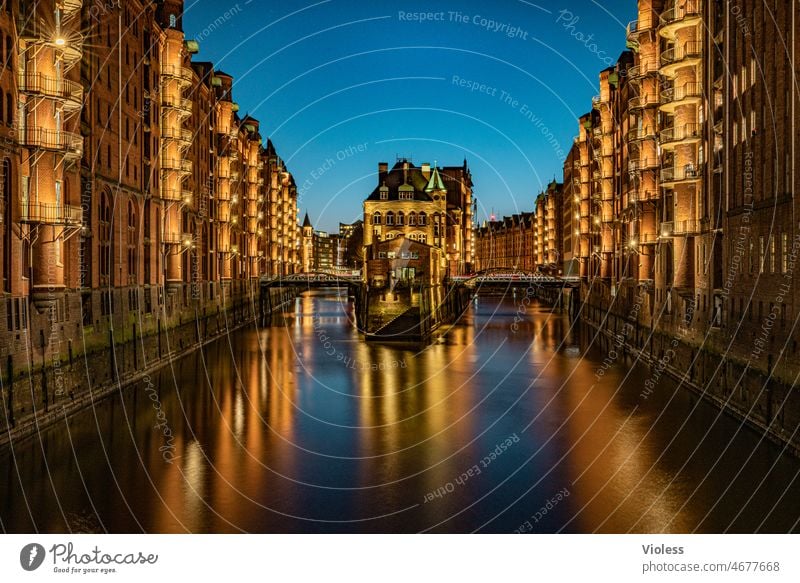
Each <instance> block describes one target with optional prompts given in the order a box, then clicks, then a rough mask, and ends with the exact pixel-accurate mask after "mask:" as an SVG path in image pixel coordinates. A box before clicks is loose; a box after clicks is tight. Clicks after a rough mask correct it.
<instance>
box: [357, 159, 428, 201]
mask: <svg viewBox="0 0 800 583" xmlns="http://www.w3.org/2000/svg"><path fill="white" fill-rule="evenodd" d="M403 164H408V170H405V171H404V170H403ZM381 180H382V183H379V184H378V186H376V187H375V190H373V191H372V194H370V195H369V196H368V197H367V200H371V201H380V200H381V187H382V186H386V188H388V189H389V198H388V200H399V198H400V197H399V196H398V191H399V189H400V187H401V186H403V185H404V184H408V185H410V186H412V187H413V188H414V200H423V201H432V200H433V199H431V197H430V196H429V195H428V193H427V192H425V188H426V187H427V186H428V179H427V178H425V176H424V175H423V174H422V170H421V169H420V168H419V167H417V166H414V164H412V163H411V162H404V161H402V160H400V161H398V162H397V163H396V164H395V165H394V167H393V168H392V169H391V170H389V171H388V172H387V173H386V174H383V175H381Z"/></svg>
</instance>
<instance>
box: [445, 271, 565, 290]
mask: <svg viewBox="0 0 800 583" xmlns="http://www.w3.org/2000/svg"><path fill="white" fill-rule="evenodd" d="M450 281H451V282H452V283H454V284H456V285H463V286H466V287H468V288H471V289H476V290H477V289H480V288H482V287H492V288H497V287H539V288H565V287H566V288H573V287H578V286H579V285H580V278H579V277H576V276H560V275H558V276H557V275H547V274H544V273H541V272H525V271H504V270H496V269H493V270H487V271H482V272H479V273H473V274H470V275H457V276H454V277H451V278H450Z"/></svg>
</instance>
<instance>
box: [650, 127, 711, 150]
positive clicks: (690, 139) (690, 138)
mask: <svg viewBox="0 0 800 583" xmlns="http://www.w3.org/2000/svg"><path fill="white" fill-rule="evenodd" d="M702 137H703V127H702V126H701V125H700V124H697V123H687V124H683V125H681V126H677V127H673V128H667V129H664V130H661V132H660V133H659V134H658V138H659V141H660V143H661V148H662V149H664V150H668V149H672V148H675V147H677V146H683V145H687V144H692V143H694V142H697V141H699V140H700V138H702Z"/></svg>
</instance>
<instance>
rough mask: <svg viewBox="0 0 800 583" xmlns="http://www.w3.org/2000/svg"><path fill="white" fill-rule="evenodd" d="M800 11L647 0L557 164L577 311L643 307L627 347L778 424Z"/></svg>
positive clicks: (799, 409)
mask: <svg viewBox="0 0 800 583" xmlns="http://www.w3.org/2000/svg"><path fill="white" fill-rule="evenodd" d="M799 17H800V6H798V4H797V3H794V2H782V1H779V0H766V1H765V2H758V3H754V2H748V1H746V0H731V1H729V2H728V1H725V2H723V1H716V0H674V1H661V0H639V2H638V18H637V20H635V21H634V22H632V23H630V25H629V26H628V29H627V38H626V40H627V46H628V49H629V50H627V51H625V52H623V53H622V55H621V56H620V58H619V60H618V62H617V63H616V64H615V66H613V67H610V68H608V69H606V70H604V71H602V72H601V73H600V83H599V87H600V92H599V94H598V96H597V97H595V98H594V99H593V102H592V108H591V110H590V111H589V112H587V113H586V114H585V115H583V116H581V117H580V119H579V126H578V129H579V135H578V137H577V138H576V140H575V143H574V145H573V148H572V150H571V151H570V153H569V156H568V158H567V160H566V161H565V164H564V182H565V185H566V186H565V188H566V192H567V193H568V195H567V196H566V197H565V200H567V201H569V200H570V197H571V204H572V205H573V209H572V212H569V211H567V210H566V206H567V205H565V209H564V216H565V219H566V217H567V216H571V218H572V221H573V223H572V225H571V229H567V228H565V230H564V234H563V237H562V239H561V247H562V253H563V256H564V260H565V262H566V261H569V262H570V264H571V265H572V266H575V267H577V270H578V273H579V274H580V275H581V276H582V278H583V280H584V282H585V284H586V285H585V286H584V288H583V289H582V290H581V294H582V298H581V299H582V301H583V302H585V306H584V314H585V315H587V317H588V318H589V319H590V320H593V321H597V322H601V321H602V322H604V323H603V324H602V325H603V326H607V327H611V328H613V329H616V330H618V329H619V327H620V326H621V325H622V324H623V323H624V322H626V321H628V320H630V319H633V320H635V324H636V331H635V332H634V333H632V336H633V337H631V338H629V339H628V341H629V342H630V344H632V345H635V346H638V347H640V348H643V349H644V350H645V351H647V353H648V354H650V355H653V356H654V357H658V358H661V357H663V356H664V355H665V354H666V355H668V356H669V360H670V362H669V363H668V366H670V367H674V369H675V370H678V371H685V372H686V374H687V375H688V377H687V380H688V381H689V382H694V383H697V384H698V385H699V386H703V387H705V388H706V389H707V390H708V391H709V392H710V394H714V395H715V396H718V397H720V398H721V399H723V400H724V401H726V402H729V406H730V407H733V408H735V409H737V410H738V411H740V412H745V414H746V415H747V416H748V417H749V418H750V419H753V420H755V421H756V422H757V423H761V424H764V425H765V426H766V425H770V424H772V428H771V430H772V431H774V432H777V433H780V432H785V431H790V430H792V429H793V428H795V427H796V426H797V423H798V421H800V403H798V402H797V399H796V397H795V396H793V395H794V394H793V393H792V392H791V389H790V387H791V386H792V385H793V384H794V382H795V381H794V379H795V378H796V375H797V373H798V372H800V366H799V365H798V363H800V358H798V346H797V344H798V343H797V341H798V336H797V334H798V333H797V328H796V327H795V326H794V325H793V323H794V322H795V321H796V319H797V317H798V314H799V312H798V309H800V305H798V302H799V301H800V298H798V289H797V278H796V277H795V273H794V269H795V264H796V259H797V253H798V250H800V224H798V222H797V220H796V217H797V216H798V215H797V212H798V197H797V196H796V194H795V193H796V192H797V191H798V186H799V184H798V182H799V181H798V175H797V173H796V171H795V169H796V168H797V167H798V161H799V160H798V156H800V152H798V148H797V145H796V141H797V140H798V136H797V132H796V131H794V129H793V127H794V125H795V123H794V121H795V120H796V118H797V111H798V110H797V106H798V88H797V84H796V83H793V81H792V80H793V78H794V75H796V71H797V60H796V59H797V53H798V47H800V44H799V43H798V39H797V36H798V24H797V23H799V22H800V18H799ZM564 224H565V226H566V224H567V223H566V220H565V223H564ZM676 339H677V340H678V342H677V348H674V347H673V344H672V343H673V342H675V340H676ZM766 374H769V375H770V377H769V378H770V380H769V381H766V382H765V381H764V378H765V376H764V375H766Z"/></svg>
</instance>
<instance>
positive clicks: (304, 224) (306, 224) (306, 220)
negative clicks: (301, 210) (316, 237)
mask: <svg viewBox="0 0 800 583" xmlns="http://www.w3.org/2000/svg"><path fill="white" fill-rule="evenodd" d="M310 226H311V221H310V220H309V218H308V211H306V218H304V219H303V228H304V229H305V228H306V227H310Z"/></svg>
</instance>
